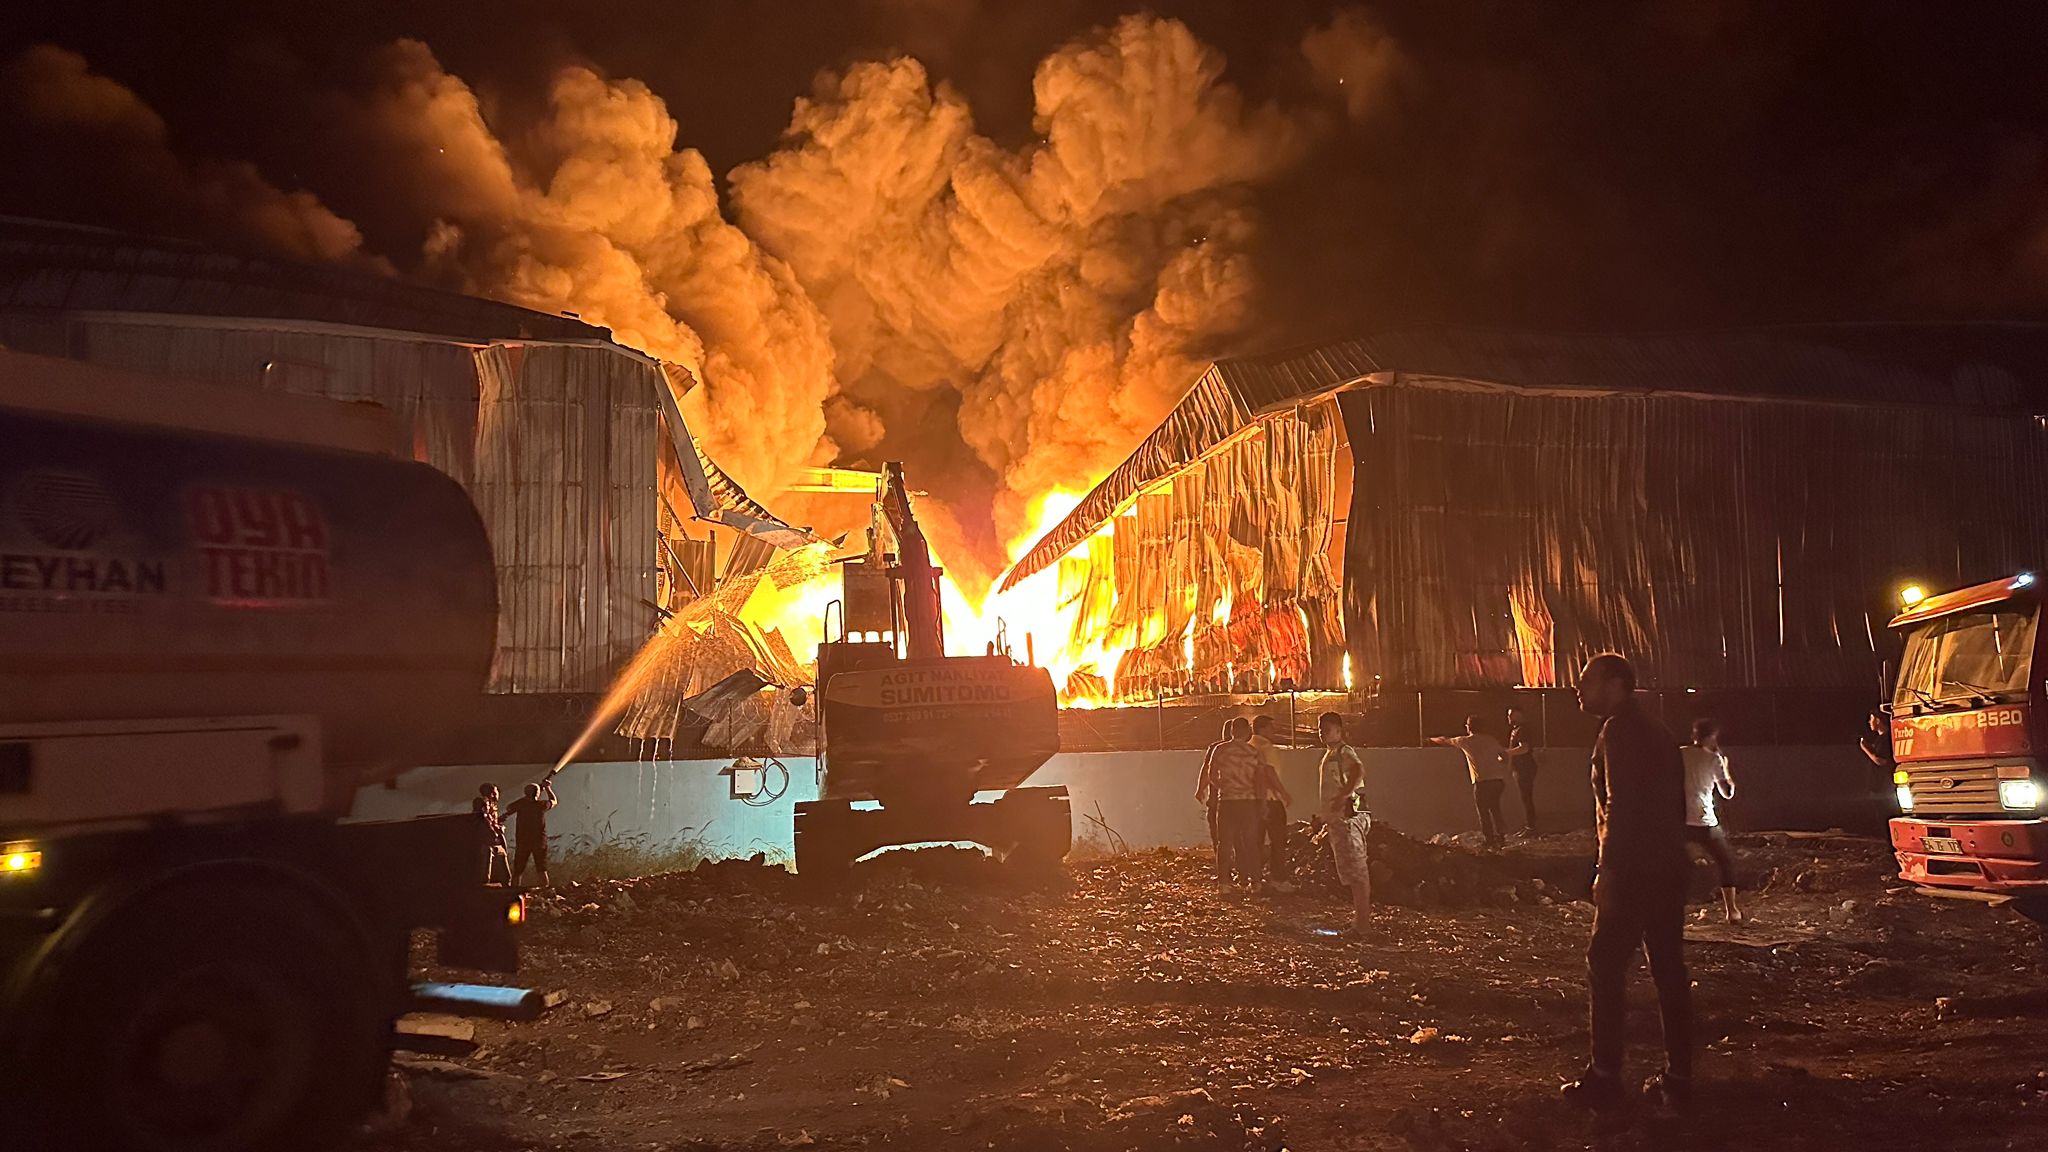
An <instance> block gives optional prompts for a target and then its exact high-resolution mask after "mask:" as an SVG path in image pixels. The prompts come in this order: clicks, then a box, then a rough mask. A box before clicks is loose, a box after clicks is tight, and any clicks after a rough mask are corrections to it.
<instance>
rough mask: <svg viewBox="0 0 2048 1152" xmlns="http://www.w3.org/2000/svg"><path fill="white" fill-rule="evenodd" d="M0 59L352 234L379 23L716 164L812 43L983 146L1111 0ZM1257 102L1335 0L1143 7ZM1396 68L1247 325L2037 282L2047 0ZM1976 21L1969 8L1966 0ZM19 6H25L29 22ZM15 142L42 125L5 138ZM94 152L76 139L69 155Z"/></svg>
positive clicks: (224, 23)
mask: <svg viewBox="0 0 2048 1152" xmlns="http://www.w3.org/2000/svg"><path fill="white" fill-rule="evenodd" d="M34 7H35V8H36V9H39V10H40V11H34V10H32V11H29V12H22V11H20V10H19V9H17V10H16V11H13V12H11V13H10V15H9V17H8V21H9V24H10V25H11V26H10V27H8V28H7V29H6V33H5V38H4V41H0V49H4V51H5V53H8V54H11V53H13V52H15V51H18V50H19V49H20V48H22V47H24V46H25V45H28V44H32V43H38V42H41V43H51V44H56V45H59V46H63V47H67V48H70V49H73V50H75V51H77V52H79V53H81V54H82V55H84V56H85V57H86V58H87V59H88V60H89V61H90V62H91V64H92V66H93V67H94V68H95V69H96V70H97V71H100V72H102V73H105V74H107V75H109V76H111V77H113V78H114V79H117V80H119V81H120V82H122V83H123V84H125V85H127V86H128V87H130V88H132V89H134V90H135V91H136V92H137V93H138V94H139V95H140V96H141V97H142V98H143V99H144V100H146V101H147V102H148V103H149V104H150V105H151V106H152V107H154V108H155V109H156V110H157V111H158V112H159V113H160V114H161V115H162V116H163V118H164V119H165V121H166V122H167V123H168V125H169V129H170V133H171V137H172V141H173V144H174V147H175V148H176V149H178V150H179V151H180V152H181V153H184V152H189V153H194V154H204V155H210V156H218V157H230V158H235V159H246V160H251V161H254V162H255V163H257V164H258V165H259V167H260V168H261V169H262V170H263V171H264V172H265V174H266V175H268V176H270V177H271V178H272V179H273V180H274V181H275V182H277V183H279V184H280V185H283V186H287V187H305V188H309V189H311V190H313V191H314V192H316V193H317V194H318V195H319V196H320V197H321V198H322V199H323V200H325V201H326V202H327V203H328V204H329V205H330V206H331V207H333V208H334V209H335V210H336V211H338V212H339V213H340V214H341V215H343V216H345V217H348V218H349V219H352V220H354V221H356V222H357V223H358V224H359V225H360V226H361V227H362V228H363V230H364V232H365V234H366V236H367V238H368V242H369V247H370V248H371V249H372V250H375V251H386V252H390V253H393V254H394V255H397V254H402V253H404V252H406V251H409V250H412V249H414V248H416V247H417V245H418V243H419V240H420V237H419V236H418V235H417V232H418V225H417V223H416V222H414V221H412V220H411V219H410V218H409V217H408V216H407V215H406V214H405V213H403V212H398V211H394V210H393V208H392V205H391V204H390V203H389V202H388V199H387V198H386V197H384V196H382V195H381V191H382V190H381V189H380V187H379V181H378V178H377V173H376V172H374V171H365V170H363V169H362V168H361V167H360V166H357V165H353V164H351V163H350V162H349V159H348V158H347V157H345V156H338V155H336V154H334V153H333V152H332V151H323V147H322V132H321V123H322V117H323V102H324V101H325V99H326V96H325V94H326V93H327V92H329V91H331V90H333V89H335V88H337V87H345V86H347V85H348V84H349V83H350V82H351V77H352V74H353V73H354V72H355V71H356V70H357V69H358V68H359V67H360V64H361V61H362V60H363V59H364V57H365V56H366V55H367V54H368V53H370V52H371V51H373V50H374V49H375V48H376V46H378V45H380V44H383V43H387V42H389V41H391V40H393V39H395V38H397V37H400V36H407V37H415V38H418V39H421V40H424V41H425V42H426V43H427V44H428V45H430V46H431V47H432V48H433V50H434V52H435V53H436V54H437V55H438V56H439V57H440V59H441V60H442V61H443V63H444V64H445V65H446V66H447V67H448V69H449V70H450V71H451V72H454V73H457V74H459V75H462V76H464V77H465V78H466V79H468V80H469V81H470V82H471V83H472V84H473V85H474V86H475V87H477V88H478V89H479V91H480V92H482V93H484V94H485V95H486V97H487V99H489V100H491V101H494V102H495V106H496V107H497V108H499V109H501V110H502V111H503V112H505V113H507V114H510V115H513V116H516V115H518V110H519V108H520V106H521V104H522V102H531V101H532V100H533V99H535V98H536V96H537V94H538V92H539V89H540V88H541V85H542V83H543V81H544V78H545V76H546V75H547V74H548V73H549V72H550V70H551V69H553V68H554V67H555V66H557V65H560V64H562V63H566V62H572V61H580V62H587V63H591V64H594V65H595V66H596V67H597V68H598V69H599V70H600V71H602V72H604V73H606V74H609V75H618V76H631V77H636V78H638V79H640V80H643V81H645V82H646V83H647V84H648V85H649V86H650V87H651V88H652V89H653V90H654V91H655V92H656V93H657V94H658V95H660V96H661V97H663V98H664V99H665V100H666V101H667V102H668V104H669V107H670V109H671V111H672V112H673V113H674V114H675V115H676V117H677V119H678V120H679V121H680V122H681V124H682V137H683V142H684V143H686V144H689V145H692V146H695V147H697V148H700V149H702V150H703V152H704V153H705V154H706V157H707V158H708V160H709V161H710V163H711V165H712V168H713V170H714V171H715V172H719V173H723V172H724V171H726V170H729V169H730V168H731V167H733V166H734V165H736V164H739V163H742V162H744V161H746V160H749V159H753V158H756V157H759V156H761V155H762V154H763V153H765V152H767V151H769V150H770V149H772V148H773V147H774V145H775V143H776V139H777V136H778V134H779V133H780V132H781V130H782V128H783V126H784V124H785V123H786V122H787V118H788V114H789V107H790V104H791V101H792V100H793V98H795V97H796V96H797V95H799V94H801V93H803V92H804V91H805V90H806V89H807V87H808V86H809V84H810V81H811V78H812V76H813V75H814V74H815V73H816V72H817V71H818V70H819V69H821V68H830V67H838V66H843V65H844V64H846V63H848V62H850V61H852V60H856V59H861V58H865V57H874V56H882V55H886V54H889V53H891V52H898V51H902V52H910V53H913V54H915V55H917V56H918V57H919V58H920V59H922V60H923V61H924V62H925V63H926V65H927V66H928V67H929V68H930V69H931V70H932V72H933V73H934V75H935V76H937V77H940V78H943V79H946V80H949V81H951V82H952V83H953V84H955V85H957V86H958V87H959V88H960V89H961V91H962V92H963V93H965V94H966V96H967V97H968V98H969V100H970V102H971V103H972V105H973V108H974V111H975V116H976V123H977V126H978V127H979V128H980V129H981V130H982V131H983V132H985V133H987V134H989V135H990V136H992V137H994V138H995V139H997V140H998V141H1004V142H1009V141H1013V140H1020V139H1023V138H1025V137H1027V136H1028V134H1029V132H1030V124H1029V117H1030V92H1029V77H1030V70H1031V68H1032V66H1033V64H1034V63H1035V62H1036V61H1037V60H1038V59H1039V58H1040V57H1041V56H1043V55H1044V54H1045V53H1046V52H1047V51H1049V50H1051V49H1052V48H1053V47H1055V46H1056V45H1057V44H1059V43H1060V42H1061V41H1062V40H1063V39H1064V38H1066V37H1069V36H1071V35H1073V34H1075V33H1076V32H1078V31H1080V30H1083V29H1085V28H1087V27H1088V26H1090V25H1091V24H1095V23H1100V22H1102V21H1105V20H1109V19H1113V18H1114V17H1115V16H1117V15H1119V14H1121V13H1123V12H1125V11H1129V10H1131V8H1130V7H1129V6H1121V5H1105V4H1101V3H1082V2H1078V0H1035V2H1034V3H1031V4H1028V5H1026V4H996V3H974V2H972V0H893V2H890V0H867V2H860V0H824V2H802V3H781V4H766V3H763V4H752V3H748V4H741V3H722V4H711V3H673V2H655V0H623V2H622V0H611V2H596V3H590V4H582V5H561V4H553V3H536V2H531V0H527V2H513V3H498V4H449V3H432V2H426V0H409V2H402V3H390V2H384V0H366V2H360V3H352V4H346V5H312V4H284V5H280V4H271V3H216V4H213V5H208V6H207V7H208V9H209V11H208V13H207V14H206V15H205V16H204V17H201V16H199V15H198V14H197V10H196V9H195V8H194V7H192V6H187V5H166V4H139V3H138V4H129V3H96V4H90V5H59V4H49V3H45V4H40V5H36V6H34ZM1151 10H1153V11H1155V12H1158V13H1159V14H1161V15H1168V16H1172V17H1175V18H1178V19H1180V20H1182V21H1184V22H1185V23H1187V24H1188V25H1189V26H1190V27H1191V28H1192V29H1193V30H1194V32H1195V33H1196V35H1197V36H1198V37H1200V38H1201V39H1202V40H1203V41H1205V42H1207V43H1209V44H1211V45H1213V46H1215V47H1216V48H1218V49H1219V50H1221V51H1222V52H1223V53H1224V54H1225V56H1226V57H1227V59H1228V61H1229V68H1228V72H1227V78H1228V79H1230V80H1232V81H1234V82H1235V83H1237V84H1238V85H1240V86H1241V87H1243V88H1244V89H1245V90H1246V91H1247V92H1248V94H1250V95H1252V96H1254V97H1272V98H1276V99H1303V98H1305V92H1304V89H1305V87H1306V80H1305V77H1304V75H1303V72H1304V69H1303V67H1302V64H1301V61H1300V57H1299V55H1298V54H1297V53H1296V52H1295V51H1294V48H1295V45H1297V44H1298V43H1299V41H1300V37H1301V35H1302V33H1303V31H1304V30H1306V29H1307V28H1309V27H1310V26H1311V25H1313V24H1315V23H1316V22H1318V21H1321V20H1326V19H1327V18H1328V15H1329V10H1330V6H1329V5H1325V4H1311V3H1300V2H1297V0H1280V2H1272V3H1261V4H1257V5H1251V4H1238V3H1223V2H1203V3H1169V4H1160V5H1154V6H1152V9H1151ZM1363 10H1364V11H1366V12H1368V13H1369V14H1370V15H1371V16H1372V17H1373V19H1375V20H1376V21H1377V22H1378V23H1379V24H1380V26H1382V27H1383V28H1384V29H1385V30H1386V31H1387V32H1388V33H1389V34H1390V35H1391V36H1392V38H1393V39H1394V41H1395V42H1396V43H1397V44H1398V46H1399V48H1400V50H1401V52H1402V54H1403V56H1404V57H1405V61H1406V67H1405V69H1404V74H1403V76H1402V77H1401V79H1400V80H1399V82H1398V84H1397V87H1396V90H1395V91H1394V92H1393V93H1392V95H1391V96H1390V99H1389V106H1388V107H1386V108H1385V109H1383V110H1382V111H1381V112H1380V113H1379V114H1377V115H1375V116H1374V117H1372V118H1371V119H1370V120H1369V121H1366V122H1363V123H1357V124H1350V123H1346V124H1340V125H1338V126H1336V127H1334V128H1333V129H1332V130H1330V131H1329V132H1327V133H1326V134H1325V135H1324V136H1322V137H1321V138H1320V139H1319V141H1318V142H1317V143H1316V145H1315V147H1314V148H1313V149H1312V151H1311V152H1310V154H1309V155H1308V156H1307V158H1306V159H1305V160H1304V161H1303V162H1302V163H1301V164H1299V165H1298V166H1297V167H1296V168H1294V169H1293V170H1292V171H1291V172H1289V173H1288V174H1287V175H1286V176H1284V177H1283V178H1282V179H1280V180H1278V181H1276V182H1274V183H1273V184H1271V185H1270V186H1268V187H1266V188H1264V189H1262V190H1261V192H1260V199H1261V204H1260V206H1261V207H1262V208H1263V209H1264V210H1265V212H1264V218H1265V220H1266V225H1265V229H1264V232H1263V234H1262V237H1261V240H1260V243H1259V245H1258V247H1257V250H1256V251H1257V258H1258V261H1259V266H1260V272H1261V280H1262V285H1263V287H1262V292H1263V295H1262V308H1263V311H1264V312H1265V313H1266V315H1267V316H1268V318H1269V320H1270V321H1271V322H1272V328H1271V329H1270V332H1269V339H1268V340H1267V341H1264V342H1270V343H1285V342H1289V341H1291V340H1296V339H1307V338H1315V337H1319V336H1322V335H1330V334H1336V333H1340V332H1343V331H1346V330H1349V329H1352V328H1356V327H1359V326H1360V325H1361V323H1362V322H1363V319H1364V318H1368V317H1369V318H1372V319H1373V320H1390V319H1397V318H1399V319H1443V320H1451V321H1461V322H1482V323H1501V324H1513V325H1527V326H1575V327H1589V326H1595V327H1627V326H1658V327H1697V326H1712V325H1718V324H1725V323H1746V322H1770V321H1780V320H1783V321H1792V320H1805V319H1828V318H1895V317H2012V318H2020V317H2037V316H2039V315H2040V314H2041V313H2042V311H2043V306H2044V304H2048V85H2044V84H2043V83H2041V80H2040V50H2041V47H2042V45H2043V44H2044V43H2048V37H2044V35H2043V33H2044V31H2048V21H2044V19H2043V18H2042V16H2043V14H2042V11H2041V7H2040V6H2039V5H2028V4H1972V5H1968V6H1964V7H1961V8H1959V7H1957V6H1951V5H1931V4H1914V3H1889V4H1886V3H1878V4H1872V3H1859V2H1846V3H1802V4H1777V3H1739V2H1732V0H1726V2H1712V3H1656V4H1641V5H1637V4H1617V5H1609V4H1597V3H1595V4H1589V3H1583V2H1579V0H1562V2H1546V3H1509V2H1495V3H1482V2H1476V0H1449V2H1446V0H1430V2H1427V3H1395V2H1381V3H1377V4H1372V5H1368V6H1365V7H1364V9H1363ZM1964 12H1967V13H1968V16H1967V18H1965V17H1964V15H1963V13H1964ZM23 17H26V18H25V19H23ZM10 136H11V138H12V141H13V142H12V143H10V145H9V148H8V150H9V151H10V152H15V153H16V157H17V160H19V159H20V158H21V157H22V156H23V155H26V154H30V153H25V152H23V151H21V150H20V149H21V148H22V147H24V146H25V147H28V148H35V147H37V146H38V145H39V144H43V145H46V144H47V142H41V141H36V140H34V139H33V138H30V139H26V140H24V139H23V138H22V136H21V134H20V133H18V132H14V133H10ZM57 151H58V152H59V156H58V159H59V160H60V161H62V162H63V163H61V164H57V165H52V164H49V163H47V162H45V163H37V162H30V163H26V164H23V163H18V162H11V163H9V164H8V165H7V166H6V168H7V171H6V172H4V173H0V210H4V211H5V212H8V213H11V214H21V215H36V216H49V217H59V218H69V219H76V220H82V221H85V222H90V223H96V224H106V225H113V226H137V225H143V226H152V227H153V229H154V230H161V231H178V230H179V222H178V221H176V220H160V219H151V216H150V212H149V209H148V208H147V207H146V206H143V205H137V204H135V203H132V202H123V201H122V200H121V199H120V198H118V197H117V196H109V195H106V194H105V192H106V190H105V189H96V188H95V187H94V181H93V180H92V178H91V177H90V176H81V175H80V174H79V173H78V172H77V171H75V170H73V171H65V170H63V168H64V166H65V165H66V164H68V165H72V166H79V165H80V161H81V158H80V157H79V156H77V155H62V149H58V150H57ZM83 166H84V167H86V168H88V169H89V168H90V165H89V164H87V165H83Z"/></svg>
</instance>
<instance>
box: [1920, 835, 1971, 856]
mask: <svg viewBox="0 0 2048 1152" xmlns="http://www.w3.org/2000/svg"><path fill="white" fill-rule="evenodd" d="M1921 842H1922V843H1924V844H1926V845H1927V851H1928V853H1929V854H1930V855H1934V856H1961V855H1962V854H1963V842H1962V841H1961V840H1958V839H1956V838H1955V837H1953V836H1929V837H1927V838H1925V839H1924V840H1923V841H1921Z"/></svg>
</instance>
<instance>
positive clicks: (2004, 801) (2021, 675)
mask: <svg viewBox="0 0 2048 1152" xmlns="http://www.w3.org/2000/svg"><path fill="white" fill-rule="evenodd" d="M1904 600H1905V601H1906V606H1905V610H1904V611H1903V612H1901V613H1900V614H1899V616H1898V617H1897V618H1896V619H1894V620H1893V621H1892V625H1891V626H1892V627H1893V628H1894V629H1897V630H1898V631H1899V632H1900V633H1902V634H1903V638H1904V640H1905V650H1904V652H1903V654H1902V656H1901V658H1900V662H1899V674H1898V679H1897V682H1896V684H1895V686H1894V688H1893V693H1892V704H1891V734H1892V751H1893V756H1894V758H1895V759H1896V761H1897V771H1896V772H1895V773H1894V775H1893V778H1892V782H1893V785H1894V786H1895V787H1896V789H1897V792H1898V804H1899V810H1900V812H1901V815H1900V816H1899V817H1898V818H1896V819H1894V820H1892V821H1891V840H1892V847H1893V849H1894V850H1895V851H1896V852H1897V854H1898V858H1899V874H1900V876H1901V878H1903V879H1905V880H1908V881H1911V882H1912V883H1914V884H1917V885H1919V886H1921V887H1922V888H1924V889H1927V890H1930V891H1932V892H1935V893H1938V894H1941V895H1959V896H1965V897H1972V898H1977V899H1984V900H1988V901H1991V902H1995V903H2012V904H2013V905H2014V906H2015V907H2016V908H2017V909H2019V910H2020V911H2022V912H2024V913H2026V914H2028V915H2030V916H2035V917H2037V918H2038V917H2039V916H2040V915H2041V914H2042V911H2043V909H2044V908H2048V813H2044V812H2043V809H2042V803H2043V800H2044V795H2048V776H2044V769H2043V766H2042V763H2041V757H2040V755H2039V753H2038V751H2037V750H2038V749H2040V748H2043V747H2048V729H2044V725H2048V700H2044V699H2043V694H2044V691H2048V682H2044V681H2043V679H2042V678H2041V677H2039V676H2036V675H2035V674H2034V669H2036V668H2038V667H2048V662H2044V661H2043V659H2042V655H2043V654H2042V650H2041V647H2040V646H2041V644H2042V643H2043V642H2048V635H2044V634H2043V633H2042V631H2041V629H2040V628H2039V626H2038V625H2039V620H2040V614H2041V588H2040V582H2039V581H2038V580H2037V579H2036V578H2035V576H2034V575H2033V574H2032V573H2028V572H2022V573H2020V574H2018V575H2016V576H2010V577H2007V578H2005V579H2002V580H1994V581H1991V582H1990V583H1986V584H1978V585H1974V586H1972V587H1969V588H1961V589H1957V590H1955V591H1952V592H1945V593H1942V594H1940V595H1935V596H1921V595H1919V594H1918V590H1917V589H1910V588H1909V589H1907V591H1906V593H1905V595H1904Z"/></svg>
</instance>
